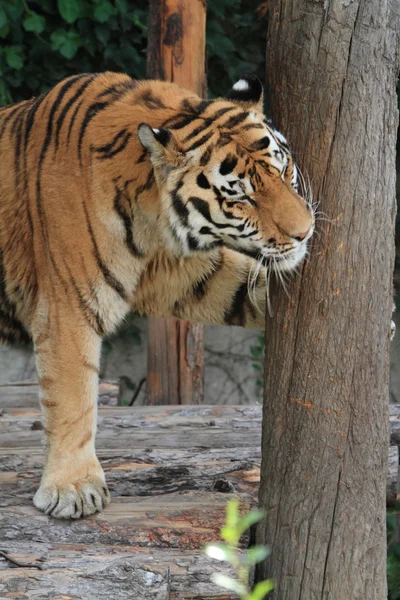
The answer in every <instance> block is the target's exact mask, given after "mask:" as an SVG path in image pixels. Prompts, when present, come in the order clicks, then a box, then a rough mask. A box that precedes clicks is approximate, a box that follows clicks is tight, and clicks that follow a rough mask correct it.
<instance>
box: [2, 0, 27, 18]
mask: <svg viewBox="0 0 400 600" xmlns="http://www.w3.org/2000/svg"><path fill="white" fill-rule="evenodd" d="M4 4H5V10H6V12H7V13H8V16H9V17H10V18H11V20H12V21H17V19H19V18H20V16H21V15H22V13H23V12H24V3H23V0H12V2H10V1H7V2H5V3H4Z"/></svg>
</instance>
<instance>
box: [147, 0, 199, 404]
mask: <svg viewBox="0 0 400 600" xmlns="http://www.w3.org/2000/svg"><path fill="white" fill-rule="evenodd" d="M205 24H206V5H205V2H204V1H203V0H150V4H149V34H148V35H149V38H148V48H147V75H148V77H151V78H153V79H165V80H167V81H173V82H175V83H177V84H178V85H181V86H182V87H185V88H187V89H189V90H193V91H194V92H196V93H198V94H199V95H200V96H202V97H204V94H205ZM203 345H204V344H203V326H202V325H195V324H193V323H190V322H189V321H180V320H178V319H159V318H157V317H153V316H149V326H148V350H147V403H148V404H199V403H201V402H202V401H203V396H204V376H203V373H204V358H203Z"/></svg>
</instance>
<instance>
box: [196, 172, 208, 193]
mask: <svg viewBox="0 0 400 600" xmlns="http://www.w3.org/2000/svg"><path fill="white" fill-rule="evenodd" d="M196 183H197V185H198V186H199V187H201V188H202V189H204V190H209V189H210V188H211V184H210V182H209V181H208V179H207V177H206V176H205V175H204V173H203V172H201V173H199V174H198V175H197V178H196Z"/></svg>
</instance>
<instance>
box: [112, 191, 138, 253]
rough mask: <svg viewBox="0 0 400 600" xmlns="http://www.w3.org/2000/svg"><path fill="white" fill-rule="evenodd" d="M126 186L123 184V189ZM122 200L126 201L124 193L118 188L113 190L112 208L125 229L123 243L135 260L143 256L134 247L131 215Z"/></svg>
mask: <svg viewBox="0 0 400 600" xmlns="http://www.w3.org/2000/svg"><path fill="white" fill-rule="evenodd" d="M126 186H127V183H126V184H125V188H126ZM124 199H125V200H126V195H125V194H124V192H123V191H122V190H120V189H119V188H115V198H114V208H115V210H116V212H117V213H118V215H119V217H120V218H121V220H122V222H123V224H124V227H125V243H126V245H127V246H128V248H129V251H130V252H131V254H133V256H135V257H136V258H141V257H142V256H144V254H143V252H142V250H140V249H139V248H138V247H137V246H136V244H135V242H134V240H133V232H132V225H133V215H132V216H129V213H128V211H127V210H126V207H125V206H124V204H123V202H124ZM128 201H129V199H128Z"/></svg>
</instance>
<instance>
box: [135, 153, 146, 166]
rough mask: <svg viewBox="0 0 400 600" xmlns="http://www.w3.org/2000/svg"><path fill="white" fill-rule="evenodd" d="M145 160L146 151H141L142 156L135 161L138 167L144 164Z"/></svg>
mask: <svg viewBox="0 0 400 600" xmlns="http://www.w3.org/2000/svg"><path fill="white" fill-rule="evenodd" d="M146 158H147V150H143V152H142V154H141V155H140V156H139V158H138V159H137V161H136V164H137V165H139V164H140V163H142V162H144V161H145V160H146Z"/></svg>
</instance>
